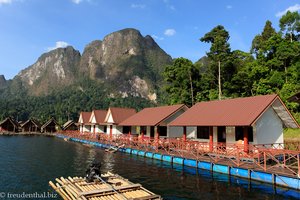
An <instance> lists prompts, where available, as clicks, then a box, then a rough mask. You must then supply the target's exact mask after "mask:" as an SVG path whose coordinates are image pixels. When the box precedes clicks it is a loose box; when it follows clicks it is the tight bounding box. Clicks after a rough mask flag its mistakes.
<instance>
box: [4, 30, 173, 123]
mask: <svg viewBox="0 0 300 200" xmlns="http://www.w3.org/2000/svg"><path fill="white" fill-rule="evenodd" d="M171 62H172V58H171V57H170V56H169V55H168V54H167V53H165V52H164V51H163V50H162V49H161V48H160V47H159V46H158V45H157V43H156V42H155V41H154V40H153V39H152V37H151V36H148V35H147V36H145V37H144V36H142V35H141V33H140V32H139V31H138V30H135V29H124V30H120V31H117V32H113V33H111V34H109V35H107V36H105V37H104V39H103V40H102V41H100V40H95V41H93V42H91V43H90V44H88V45H87V46H86V47H85V49H84V51H83V54H82V55H81V54H80V52H79V51H78V50H75V49H74V48H73V47H71V46H68V47H66V48H58V49H55V50H52V51H50V52H47V53H44V54H43V55H41V56H40V57H39V58H38V59H37V61H36V62H35V63H34V64H32V65H31V66H29V67H27V68H25V69H24V70H22V71H21V72H20V73H18V75H16V76H15V77H14V78H13V79H12V80H10V81H6V80H5V78H4V76H0V119H1V118H4V117H6V116H13V117H15V118H18V119H21V120H25V119H26V118H28V117H35V118H37V119H43V120H46V119H47V118H48V117H50V116H55V117H58V118H61V121H64V120H66V119H67V118H73V119H74V118H76V117H77V116H78V112H80V111H81V110H91V109H94V108H95V109H100V108H107V107H108V106H111V105H114V106H128V107H137V108H142V107H144V106H149V105H151V104H153V103H155V102H157V100H158V96H157V94H158V90H159V86H160V85H161V82H162V77H161V72H162V71H163V70H164V66H165V65H168V64H170V63H171ZM1 110H2V111H1ZM70 116H71V117H70Z"/></svg>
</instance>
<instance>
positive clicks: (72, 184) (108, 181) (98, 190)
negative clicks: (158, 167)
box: [49, 172, 162, 200]
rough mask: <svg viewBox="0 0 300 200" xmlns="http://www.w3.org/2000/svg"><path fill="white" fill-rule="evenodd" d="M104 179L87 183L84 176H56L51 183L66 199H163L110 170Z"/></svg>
mask: <svg viewBox="0 0 300 200" xmlns="http://www.w3.org/2000/svg"><path fill="white" fill-rule="evenodd" d="M102 177H103V179H105V181H104V180H103V179H102V178H100V180H96V181H94V182H91V183H87V182H86V181H85V179H84V178H82V177H73V178H72V177H68V178H63V177H60V178H56V179H55V181H56V184H54V183H53V182H51V181H50V182H49V185H50V186H51V187H52V188H53V189H54V190H55V191H56V192H57V193H58V194H59V195H60V196H61V197H62V198H63V199H64V200H126V199H135V200H137V199H142V200H148V199H149V200H150V199H151V200H159V199H162V198H161V197H160V196H159V195H156V194H154V193H152V192H150V191H149V190H147V189H145V188H143V187H142V185H140V184H134V183H132V182H130V181H128V180H127V179H124V178H123V177H121V176H119V175H116V174H112V173H110V172H108V173H107V174H104V175H103V176H102Z"/></svg>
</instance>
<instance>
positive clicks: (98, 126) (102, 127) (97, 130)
mask: <svg viewBox="0 0 300 200" xmlns="http://www.w3.org/2000/svg"><path fill="white" fill-rule="evenodd" d="M96 133H104V126H102V125H101V126H100V125H96Z"/></svg>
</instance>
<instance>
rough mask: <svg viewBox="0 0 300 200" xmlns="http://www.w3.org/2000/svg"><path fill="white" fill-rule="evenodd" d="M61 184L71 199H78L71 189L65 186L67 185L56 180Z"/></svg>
mask: <svg viewBox="0 0 300 200" xmlns="http://www.w3.org/2000/svg"><path fill="white" fill-rule="evenodd" d="M55 180H56V181H57V182H58V183H59V184H61V185H62V186H64V189H65V191H66V193H68V194H69V196H70V197H71V199H73V200H76V197H75V196H74V195H73V193H72V192H71V191H70V190H69V188H68V187H67V186H65V184H64V183H63V182H62V181H61V180H59V179H58V178H56V179H55Z"/></svg>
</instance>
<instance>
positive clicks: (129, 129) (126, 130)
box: [123, 126, 131, 134]
mask: <svg viewBox="0 0 300 200" xmlns="http://www.w3.org/2000/svg"><path fill="white" fill-rule="evenodd" d="M129 132H131V126H123V134H128V133H129Z"/></svg>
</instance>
